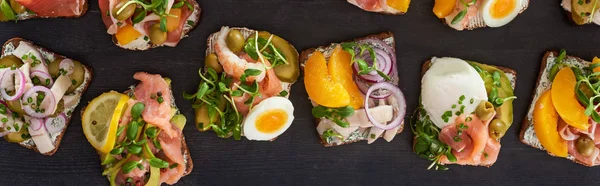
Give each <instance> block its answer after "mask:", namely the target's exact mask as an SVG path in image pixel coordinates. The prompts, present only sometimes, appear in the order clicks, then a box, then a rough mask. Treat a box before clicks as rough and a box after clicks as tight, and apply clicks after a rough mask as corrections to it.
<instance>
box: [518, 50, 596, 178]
mask: <svg viewBox="0 0 600 186" xmlns="http://www.w3.org/2000/svg"><path fill="white" fill-rule="evenodd" d="M550 55H552V56H558V55H559V52H557V51H553V50H550V51H547V52H546V53H545V54H544V57H543V58H542V64H541V65H540V70H539V72H538V78H537V81H536V83H535V89H537V88H538V87H539V86H540V81H541V79H542V75H543V74H544V71H545V70H546V69H547V68H552V67H551V66H548V63H547V61H548V57H550ZM566 58H573V59H575V60H576V61H577V62H579V63H584V62H587V61H586V60H584V59H582V58H579V57H575V56H570V55H567V56H566ZM535 89H534V92H533V93H532V98H531V101H532V102H534V101H536V100H534V99H535V96H536V93H535ZM527 117H528V116H525V119H523V123H522V124H521V131H520V132H519V140H520V141H521V142H522V143H523V144H525V145H528V146H530V147H533V148H536V149H539V148H537V147H535V146H534V145H532V144H529V143H528V142H527V141H526V140H525V132H526V131H527V129H528V128H529V127H530V126H531V125H533V123H529V122H528V121H527ZM540 150H543V151H546V150H544V149H540ZM546 152H547V153H548V154H549V155H550V156H554V157H557V156H555V155H553V154H552V153H550V152H548V151H546ZM569 155H570V154H569ZM565 159H568V158H565ZM571 161H573V162H575V163H578V164H581V165H584V166H587V167H593V166H594V165H590V164H586V163H584V162H581V161H579V160H577V159H575V158H573V159H572V160H571Z"/></svg>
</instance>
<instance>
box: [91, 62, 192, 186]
mask: <svg viewBox="0 0 600 186" xmlns="http://www.w3.org/2000/svg"><path fill="white" fill-rule="evenodd" d="M133 78H134V79H136V80H139V81H140V83H139V84H138V85H137V86H131V87H129V89H128V90H127V91H125V93H119V92H116V91H110V92H106V93H104V94H102V95H100V96H98V97H96V98H94V99H93V100H92V101H91V102H90V103H89V104H88V105H87V107H86V108H85V110H83V111H82V114H81V115H82V116H81V119H82V123H81V124H82V127H83V132H84V133H85V137H86V138H87V139H88V141H89V142H90V144H91V145H92V146H93V147H94V148H95V149H96V151H97V152H98V154H99V155H100V158H101V164H102V166H103V167H104V172H102V175H104V176H107V178H108V180H109V182H110V185H147V186H158V185H161V184H162V183H167V184H169V185H173V184H175V183H177V181H179V179H181V178H182V177H183V176H185V175H188V174H190V172H192V168H193V166H194V165H193V163H192V158H191V157H190V152H189V150H188V148H187V145H186V143H185V138H184V136H183V133H182V130H183V128H184V126H185V123H186V118H185V116H183V115H181V114H180V112H179V109H177V107H176V105H175V100H174V98H173V95H172V92H171V80H170V79H168V78H163V77H162V76H160V75H158V74H148V73H146V72H138V73H135V75H133Z"/></svg>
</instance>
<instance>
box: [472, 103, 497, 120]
mask: <svg viewBox="0 0 600 186" xmlns="http://www.w3.org/2000/svg"><path fill="white" fill-rule="evenodd" d="M475 114H477V117H479V119H481V120H483V121H488V120H489V119H491V118H492V116H493V115H494V105H492V103H490V102H489V101H486V102H481V103H480V104H479V105H478V106H477V109H475Z"/></svg>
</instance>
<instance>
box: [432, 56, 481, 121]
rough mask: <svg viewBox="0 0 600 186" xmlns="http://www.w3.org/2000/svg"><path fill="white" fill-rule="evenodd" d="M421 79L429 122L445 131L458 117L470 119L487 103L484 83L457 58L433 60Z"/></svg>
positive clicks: (472, 69) (467, 65)
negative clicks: (462, 116)
mask: <svg viewBox="0 0 600 186" xmlns="http://www.w3.org/2000/svg"><path fill="white" fill-rule="evenodd" d="M431 63H432V65H431V67H430V68H429V70H427V72H425V75H423V79H421V104H422V105H423V108H424V109H425V111H427V114H428V115H429V119H431V121H433V123H434V124H435V125H436V126H437V127H439V128H444V127H445V126H448V125H450V124H452V123H454V121H455V120H456V117H457V116H459V115H463V114H464V115H469V114H471V113H472V112H473V111H475V109H476V108H477V106H478V105H479V103H481V102H482V101H487V99H488V97H487V92H486V89H485V82H484V81H483V79H482V78H481V76H480V75H479V73H477V71H476V70H475V68H473V67H472V66H471V65H470V64H469V63H467V62H466V61H464V60H462V59H458V58H450V57H444V58H433V59H431Z"/></svg>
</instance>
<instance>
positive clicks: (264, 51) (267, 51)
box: [244, 32, 289, 70]
mask: <svg viewBox="0 0 600 186" xmlns="http://www.w3.org/2000/svg"><path fill="white" fill-rule="evenodd" d="M258 35H259V34H258V32H256V33H255V34H254V37H250V38H248V41H247V42H246V44H244V52H246V54H248V56H250V58H252V59H254V60H258V61H260V62H261V63H263V65H264V66H265V68H266V69H267V70H268V69H270V68H273V67H276V66H279V65H285V64H288V63H289V62H288V61H287V59H286V57H285V55H283V53H282V52H281V50H279V49H278V48H277V47H275V45H274V44H273V37H274V36H275V35H273V34H271V35H270V36H269V39H265V38H262V37H258ZM257 41H258V42H257ZM265 61H269V62H270V63H271V66H270V67H269V66H267V64H266V62H265Z"/></svg>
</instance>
